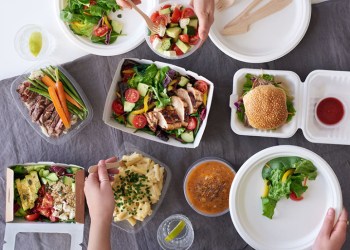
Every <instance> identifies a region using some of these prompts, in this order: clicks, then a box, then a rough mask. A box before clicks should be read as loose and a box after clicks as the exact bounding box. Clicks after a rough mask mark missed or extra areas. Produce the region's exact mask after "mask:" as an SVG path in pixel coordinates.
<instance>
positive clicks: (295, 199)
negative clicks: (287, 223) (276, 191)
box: [289, 192, 303, 201]
mask: <svg viewBox="0 0 350 250" xmlns="http://www.w3.org/2000/svg"><path fill="white" fill-rule="evenodd" d="M289 198H290V199H291V200H293V201H301V200H302V199H303V197H302V196H300V197H298V196H297V195H296V194H295V193H294V192H291V193H290V195H289Z"/></svg>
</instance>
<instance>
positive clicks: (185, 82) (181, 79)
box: [178, 76, 190, 87]
mask: <svg viewBox="0 0 350 250" xmlns="http://www.w3.org/2000/svg"><path fill="white" fill-rule="evenodd" d="M189 81H190V80H189V79H188V78H187V77H184V76H181V78H180V81H179V83H178V84H179V85H180V86H181V87H184V86H185V85H186V84H187V83H188V82H189Z"/></svg>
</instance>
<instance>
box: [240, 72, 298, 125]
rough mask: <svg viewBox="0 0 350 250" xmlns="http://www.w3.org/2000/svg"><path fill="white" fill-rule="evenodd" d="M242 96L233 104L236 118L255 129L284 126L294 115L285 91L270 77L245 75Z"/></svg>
mask: <svg viewBox="0 0 350 250" xmlns="http://www.w3.org/2000/svg"><path fill="white" fill-rule="evenodd" d="M246 78H247V82H246V84H245V85H244V87H243V89H244V93H243V96H242V97H241V98H240V100H238V102H236V103H235V105H236V107H237V115H238V118H239V119H240V120H241V121H243V122H244V123H245V125H246V126H250V127H253V128H256V129H263V130H271V129H276V128H279V127H281V126H282V125H284V124H285V123H286V122H288V121H289V120H291V118H292V116H293V115H294V113H295V109H294V107H293V103H292V101H291V100H290V98H289V97H288V96H287V94H286V91H285V90H284V89H283V88H282V87H280V86H279V84H280V83H276V82H275V81H274V77H273V76H271V75H261V76H255V75H251V74H247V75H246Z"/></svg>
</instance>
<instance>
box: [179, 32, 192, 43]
mask: <svg viewBox="0 0 350 250" xmlns="http://www.w3.org/2000/svg"><path fill="white" fill-rule="evenodd" d="M179 38H180V40H181V41H183V42H184V43H189V42H190V38H189V36H188V35H187V34H183V35H180V36H179Z"/></svg>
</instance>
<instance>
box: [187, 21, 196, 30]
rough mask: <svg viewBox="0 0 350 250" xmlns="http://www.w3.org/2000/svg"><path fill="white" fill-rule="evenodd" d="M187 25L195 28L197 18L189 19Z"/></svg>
mask: <svg viewBox="0 0 350 250" xmlns="http://www.w3.org/2000/svg"><path fill="white" fill-rule="evenodd" d="M188 26H191V27H193V28H195V29H197V28H198V19H191V20H190V22H189V23H188Z"/></svg>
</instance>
